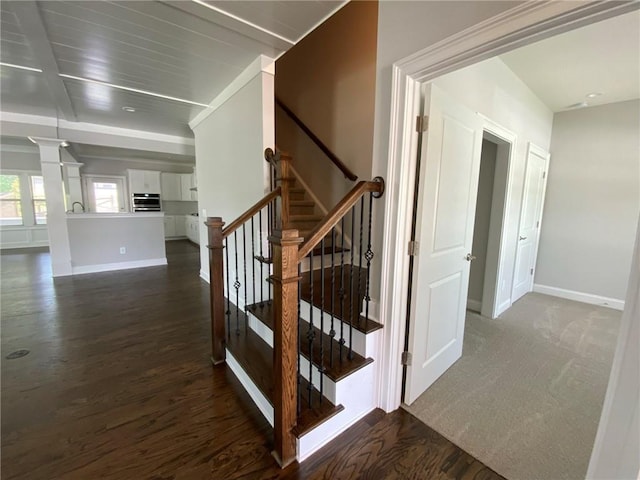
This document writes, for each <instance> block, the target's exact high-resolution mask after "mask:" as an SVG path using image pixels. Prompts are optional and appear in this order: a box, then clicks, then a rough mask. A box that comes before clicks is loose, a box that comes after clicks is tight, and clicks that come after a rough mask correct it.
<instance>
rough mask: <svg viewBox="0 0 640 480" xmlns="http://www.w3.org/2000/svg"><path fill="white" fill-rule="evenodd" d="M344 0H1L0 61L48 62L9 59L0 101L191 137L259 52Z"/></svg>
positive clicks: (299, 33)
mask: <svg viewBox="0 0 640 480" xmlns="http://www.w3.org/2000/svg"><path fill="white" fill-rule="evenodd" d="M344 3H345V2H344V0H340V1H329V0H314V1H255V2H224V1H223V2H204V1H202V0H193V1H165V2H159V1H113V2H110V1H38V2H35V1H32V0H25V1H5V0H3V1H2V2H0V13H1V20H2V25H1V26H2V28H1V32H0V61H2V62H4V63H8V64H13V65H18V66H23V67H30V68H36V69H41V70H43V71H42V72H32V71H26V70H22V69H16V68H13V67H8V66H2V68H1V69H0V75H1V77H0V78H1V80H2V83H1V98H0V100H1V102H2V110H3V111H9V112H18V113H28V114H37V115H43V116H51V117H57V118H61V119H65V120H69V121H77V122H87V123H97V124H104V125H111V126H118V127H125V128H132V129H136V130H145V131H153V132H157V133H163V134H170V135H177V136H186V137H190V136H191V135H192V134H191V131H190V130H189V127H188V125H187V123H188V121H189V120H190V119H191V118H193V117H194V116H195V115H196V114H197V113H199V112H200V111H201V110H202V109H203V108H204V107H205V106H206V105H207V104H209V103H210V102H211V101H212V100H213V99H214V98H215V97H216V96H217V95H218V94H219V93H220V92H221V91H222V90H223V89H224V88H225V87H226V86H227V85H228V84H229V83H230V82H231V81H232V80H233V79H234V78H235V77H236V76H238V75H239V74H240V73H241V72H242V71H243V70H244V69H245V68H246V67H247V66H249V65H250V64H251V63H252V62H253V61H254V60H255V59H256V58H257V57H258V56H259V55H266V56H268V57H271V58H276V57H278V56H279V55H281V54H282V53H283V52H285V51H286V50H287V49H289V48H290V47H291V46H293V44H295V43H296V42H298V41H299V40H300V39H301V38H302V37H303V36H304V35H306V34H307V33H308V32H309V31H310V30H311V29H313V28H314V27H315V26H317V25H318V24H319V23H321V22H322V21H323V20H324V19H325V18H327V17H328V16H330V15H331V14H332V13H333V12H334V11H336V10H337V9H338V8H340V7H341V6H342V5H344ZM61 75H62V76H61ZM69 76H71V77H78V78H69ZM90 80H93V81H94V82H90ZM95 81H98V82H103V83H95ZM105 83H107V84H111V85H106V84H105ZM114 85H117V86H121V87H125V88H127V89H136V90H143V91H145V92H147V93H149V94H144V93H140V92H133V91H128V90H123V89H122V88H116V87H115V86H114ZM152 94H155V95H160V96H168V97H173V98H174V99H173V100H172V99H167V98H159V97H158V96H154V95H152ZM176 99H177V100H183V101H177V100H176ZM125 106H126V107H133V108H135V109H136V111H135V112H134V113H127V112H125V111H123V110H122V107H125Z"/></svg>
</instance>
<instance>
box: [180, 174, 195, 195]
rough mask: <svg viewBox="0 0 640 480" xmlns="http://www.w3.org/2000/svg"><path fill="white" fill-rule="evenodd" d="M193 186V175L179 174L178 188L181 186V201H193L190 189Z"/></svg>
mask: <svg viewBox="0 0 640 480" xmlns="http://www.w3.org/2000/svg"><path fill="white" fill-rule="evenodd" d="M192 185H193V175H192V174H190V173H181V174H180V186H181V194H182V198H181V200H185V201H191V200H193V196H192V193H193V192H192V191H191V187H192Z"/></svg>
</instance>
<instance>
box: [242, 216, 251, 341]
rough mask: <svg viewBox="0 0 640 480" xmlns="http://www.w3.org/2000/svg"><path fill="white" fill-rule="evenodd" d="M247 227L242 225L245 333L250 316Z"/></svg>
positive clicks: (244, 224)
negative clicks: (248, 311) (248, 305)
mask: <svg viewBox="0 0 640 480" xmlns="http://www.w3.org/2000/svg"><path fill="white" fill-rule="evenodd" d="M246 225H247V222H245V223H243V224H242V270H243V273H244V276H243V277H242V278H243V281H244V307H243V309H242V310H244V312H245V316H244V322H245V324H244V326H245V331H246V329H247V327H248V326H249V316H248V315H246V313H247V295H248V292H247V286H248V283H247V229H246V228H245V227H246Z"/></svg>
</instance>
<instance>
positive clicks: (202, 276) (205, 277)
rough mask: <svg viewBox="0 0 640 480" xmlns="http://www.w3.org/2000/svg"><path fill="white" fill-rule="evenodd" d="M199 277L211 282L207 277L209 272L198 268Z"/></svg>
mask: <svg viewBox="0 0 640 480" xmlns="http://www.w3.org/2000/svg"><path fill="white" fill-rule="evenodd" d="M200 278H201V279H202V280H204V281H205V282H207V283H209V284H210V283H211V280H210V279H209V272H205V271H204V270H200Z"/></svg>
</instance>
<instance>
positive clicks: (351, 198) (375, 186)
mask: <svg viewBox="0 0 640 480" xmlns="http://www.w3.org/2000/svg"><path fill="white" fill-rule="evenodd" d="M367 192H374V193H377V194H379V195H378V196H380V195H382V194H383V193H384V181H383V180H382V178H380V177H376V178H375V179H374V181H371V182H365V181H364V180H363V181H360V182H358V184H357V185H356V186H355V187H353V188H352V189H351V191H350V192H349V193H347V195H346V196H345V197H344V198H343V199H342V200H341V201H340V203H338V204H337V205H336V206H335V207H333V209H332V210H331V211H330V212H329V213H327V214H326V215H325V217H324V218H323V219H322V222H320V223H319V224H318V225H317V226H316V228H314V229H313V230H312V231H311V234H310V235H309V238H307V239H306V240H305V242H304V243H303V244H302V246H301V247H300V249H299V250H298V262H301V261H302V260H303V259H304V258H305V257H306V256H307V255H309V253H311V250H313V249H314V248H316V246H317V245H318V244H319V243H320V242H321V241H322V239H323V238H324V237H326V236H327V234H328V233H329V232H330V231H331V229H332V228H333V227H335V226H336V225H337V224H338V222H339V221H340V219H341V218H342V217H344V216H345V215H346V214H347V213H348V212H349V210H351V208H352V207H353V206H354V205H355V204H356V203H357V202H358V200H360V197H362V196H363V195H364V194H365V193H367Z"/></svg>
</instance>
